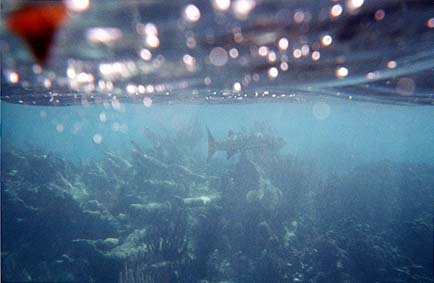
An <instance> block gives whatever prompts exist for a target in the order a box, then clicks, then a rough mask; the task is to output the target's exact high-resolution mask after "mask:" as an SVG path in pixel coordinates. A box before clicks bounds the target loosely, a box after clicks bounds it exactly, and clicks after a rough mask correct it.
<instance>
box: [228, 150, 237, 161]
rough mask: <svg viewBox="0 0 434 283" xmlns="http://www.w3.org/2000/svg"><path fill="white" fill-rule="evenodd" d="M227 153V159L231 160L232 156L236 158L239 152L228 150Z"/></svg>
mask: <svg viewBox="0 0 434 283" xmlns="http://www.w3.org/2000/svg"><path fill="white" fill-rule="evenodd" d="M226 153H227V156H226V159H228V160H229V159H231V157H232V156H234V154H235V153H237V151H236V150H228V151H226Z"/></svg>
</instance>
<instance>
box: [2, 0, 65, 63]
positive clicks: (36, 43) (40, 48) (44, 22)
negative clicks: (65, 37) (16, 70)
mask: <svg viewBox="0 0 434 283" xmlns="http://www.w3.org/2000/svg"><path fill="white" fill-rule="evenodd" d="M66 14H67V10H66V7H65V5H64V4H63V2H59V3H50V4H39V5H38V4H29V5H26V6H24V7H21V8H19V9H17V10H15V11H13V12H12V13H11V14H10V15H9V16H8V17H7V20H6V21H7V26H8V28H9V30H10V31H12V32H14V33H16V34H18V35H19V36H20V37H22V38H23V39H24V40H25V41H26V42H27V44H28V45H29V47H30V49H31V51H32V53H33V56H34V57H35V59H36V60H37V61H38V63H40V64H45V63H46V61H47V59H48V55H49V51H50V48H51V46H52V44H53V39H54V35H55V34H56V32H57V30H58V29H59V27H60V26H61V25H62V23H63V21H64V20H65V17H66Z"/></svg>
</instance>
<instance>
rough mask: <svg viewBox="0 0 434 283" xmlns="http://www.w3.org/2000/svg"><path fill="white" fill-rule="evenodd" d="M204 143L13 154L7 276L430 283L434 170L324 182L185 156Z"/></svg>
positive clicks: (6, 210) (378, 166)
mask: <svg viewBox="0 0 434 283" xmlns="http://www.w3.org/2000/svg"><path fill="white" fill-rule="evenodd" d="M152 134H153V133H152V132H149V131H148V132H147V135H148V136H150V135H152ZM179 135H181V133H179V134H178V136H179ZM194 137H196V138H198V139H199V138H200V135H199V134H198V133H196V132H191V133H186V134H185V136H182V135H181V136H180V137H178V138H179V139H181V140H182V139H185V142H183V143H180V145H179V146H178V147H177V145H176V143H175V142H174V141H173V140H170V139H169V138H168V137H165V138H162V137H159V136H156V135H155V134H154V142H153V144H152V145H151V148H144V149H143V148H142V147H141V146H140V145H138V144H136V143H132V144H131V148H130V154H122V155H121V154H115V153H113V152H109V151H107V152H105V153H104V156H103V158H101V159H100V160H92V161H88V162H85V163H82V164H81V166H77V165H76V164H73V163H71V162H69V161H66V160H63V159H62V158H60V157H58V156H56V155H55V154H52V153H43V152H40V151H37V150H33V149H32V150H28V151H20V150H18V149H10V150H8V151H3V152H2V172H1V173H2V180H1V184H2V189H1V190H2V200H1V204H2V206H1V209H2V210H1V212H2V215H1V225H2V253H1V257H2V279H3V280H4V281H12V282H32V281H38V282H47V281H51V282H60V281H61V282H119V283H128V282H135V283H151V282H201V283H205V282H209V283H211V282H216V283H217V282H315V283H320V282H433V272H432V263H433V255H432V249H433V242H432V235H433V216H432V207H433V206H432V205H433V203H434V197H433V190H432V188H433V186H434V168H433V167H431V166H428V165H424V164H398V163H393V162H387V161H384V162H378V163H369V164H364V165H363V164H360V165H359V167H356V168H354V169H353V170H352V171H350V172H349V173H346V174H343V175H340V176H329V177H328V178H326V179H321V178H320V177H318V176H319V175H320V174H316V173H315V171H314V168H313V167H311V165H310V164H309V163H308V162H303V161H300V160H297V159H295V158H294V157H293V156H290V155H284V154H281V153H279V152H266V153H264V152H256V153H255V152H253V153H252V152H250V153H249V152H245V153H242V154H241V155H240V156H239V157H238V160H237V161H236V162H235V163H231V164H228V163H226V164H223V163H219V161H218V160H217V161H214V162H211V163H210V164H208V165H207V164H205V161H204V159H203V158H202V159H198V160H194V161H192V160H191V158H192V157H193V156H195V155H192V154H191V151H188V150H183V149H184V146H185V144H188V143H189V142H191V139H193V138H194ZM169 152H176V154H177V156H178V157H179V158H178V157H177V158H178V159H177V158H170V156H171V154H168V153H169ZM172 157H173V156H172ZM222 166H223V167H222ZM218 167H220V168H218ZM213 168H216V170H212V169H213Z"/></svg>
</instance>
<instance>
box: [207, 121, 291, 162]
mask: <svg viewBox="0 0 434 283" xmlns="http://www.w3.org/2000/svg"><path fill="white" fill-rule="evenodd" d="M206 129H207V132H208V161H209V160H210V159H211V157H212V156H213V155H214V153H216V152H217V151H226V154H227V155H226V158H227V159H228V160H229V159H230V158H231V157H232V156H234V155H235V154H237V153H243V152H245V151H249V150H250V151H259V150H260V151H263V150H273V151H274V150H279V149H281V148H282V147H283V146H285V144H286V143H285V141H284V140H283V139H282V138H279V137H273V136H271V135H267V134H264V133H261V132H252V133H235V132H234V131H232V130H229V132H228V136H227V137H226V138H225V139H223V140H221V141H216V139H215V138H214V136H213V135H212V133H211V131H210V130H209V128H206Z"/></svg>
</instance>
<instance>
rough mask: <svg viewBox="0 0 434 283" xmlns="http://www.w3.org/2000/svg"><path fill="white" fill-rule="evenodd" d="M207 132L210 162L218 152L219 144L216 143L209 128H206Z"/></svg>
mask: <svg viewBox="0 0 434 283" xmlns="http://www.w3.org/2000/svg"><path fill="white" fill-rule="evenodd" d="M206 130H207V132H208V160H210V159H211V157H212V156H213V155H214V153H215V152H216V151H217V142H216V141H215V139H214V137H213V136H212V134H211V131H210V130H209V129H208V127H207V128H206Z"/></svg>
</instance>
